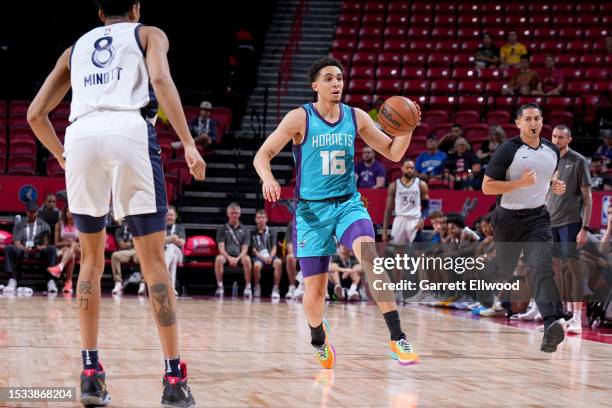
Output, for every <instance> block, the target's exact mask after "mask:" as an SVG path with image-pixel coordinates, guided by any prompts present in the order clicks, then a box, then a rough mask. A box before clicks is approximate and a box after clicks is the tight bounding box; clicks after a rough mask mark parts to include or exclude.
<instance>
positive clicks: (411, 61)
mask: <svg viewBox="0 0 612 408" xmlns="http://www.w3.org/2000/svg"><path fill="white" fill-rule="evenodd" d="M426 65H427V55H425V54H418V53H409V54H404V56H403V57H402V66H404V67H414V68H423V67H425V66H426Z"/></svg>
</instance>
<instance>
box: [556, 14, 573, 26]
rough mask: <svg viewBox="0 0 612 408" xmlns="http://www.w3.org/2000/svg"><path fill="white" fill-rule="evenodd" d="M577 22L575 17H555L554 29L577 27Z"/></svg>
mask: <svg viewBox="0 0 612 408" xmlns="http://www.w3.org/2000/svg"><path fill="white" fill-rule="evenodd" d="M575 20H576V19H575V18H574V16H568V15H563V16H554V17H553V19H552V25H553V27H575V25H574V24H575V22H576V21H575Z"/></svg>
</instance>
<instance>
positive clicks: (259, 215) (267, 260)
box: [251, 210, 283, 300]
mask: <svg viewBox="0 0 612 408" xmlns="http://www.w3.org/2000/svg"><path fill="white" fill-rule="evenodd" d="M255 225H256V227H255V231H254V232H253V234H251V248H252V251H253V284H254V285H255V289H254V291H253V297H261V285H260V284H259V281H260V280H261V270H262V269H263V268H264V267H268V268H269V267H271V268H272V269H273V270H274V286H272V295H271V298H272V300H278V299H280V292H279V285H280V280H281V273H282V272H283V262H282V261H281V260H280V258H279V257H278V256H276V244H277V241H276V233H275V232H273V231H270V228H268V214H266V210H257V212H256V213H255Z"/></svg>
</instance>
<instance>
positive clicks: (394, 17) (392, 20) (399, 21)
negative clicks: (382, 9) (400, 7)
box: [387, 13, 410, 28]
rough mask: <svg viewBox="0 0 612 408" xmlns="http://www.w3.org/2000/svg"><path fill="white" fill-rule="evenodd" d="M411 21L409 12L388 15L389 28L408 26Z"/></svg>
mask: <svg viewBox="0 0 612 408" xmlns="http://www.w3.org/2000/svg"><path fill="white" fill-rule="evenodd" d="M409 22H410V18H409V17H408V15H407V14H395V13H393V14H392V13H389V15H388V16H387V28H391V27H407V26H408V24H409Z"/></svg>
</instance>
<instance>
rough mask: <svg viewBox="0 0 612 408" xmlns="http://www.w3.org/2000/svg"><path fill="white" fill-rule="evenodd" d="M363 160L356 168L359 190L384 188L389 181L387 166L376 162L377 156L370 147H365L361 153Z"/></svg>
mask: <svg viewBox="0 0 612 408" xmlns="http://www.w3.org/2000/svg"><path fill="white" fill-rule="evenodd" d="M361 157H362V158H363V160H361V161H359V162H358V163H357V165H356V166H355V178H356V179H357V187H358V188H384V187H385V181H386V179H387V170H386V169H385V166H383V164H382V163H381V162H379V161H378V160H376V154H375V153H374V150H373V149H372V148H371V147H370V146H365V147H364V148H363V152H362V153H361Z"/></svg>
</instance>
